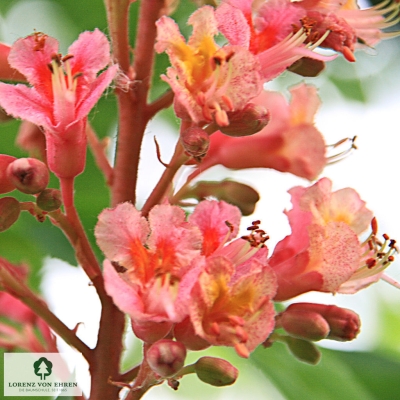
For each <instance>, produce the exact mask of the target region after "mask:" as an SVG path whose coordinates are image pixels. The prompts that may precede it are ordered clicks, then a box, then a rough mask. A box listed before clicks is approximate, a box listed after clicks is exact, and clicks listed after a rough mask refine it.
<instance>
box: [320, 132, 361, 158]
mask: <svg viewBox="0 0 400 400" xmlns="http://www.w3.org/2000/svg"><path fill="white" fill-rule="evenodd" d="M356 139H357V136H354V137H353V138H344V139H341V140H339V141H338V142H336V143H334V144H330V145H327V146H326V147H327V148H328V149H329V148H330V149H336V148H338V147H343V145H345V146H346V147H345V149H344V150H343V151H340V152H339V153H334V154H332V155H330V156H328V157H327V162H328V164H329V165H331V164H335V163H337V162H339V161H342V160H344V159H345V158H347V157H348V156H349V155H351V154H352V153H353V151H354V150H357V146H356V145H355V141H356Z"/></svg>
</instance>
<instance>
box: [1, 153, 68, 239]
mask: <svg viewBox="0 0 400 400" xmlns="http://www.w3.org/2000/svg"><path fill="white" fill-rule="evenodd" d="M49 179H50V174H49V170H48V167H47V165H46V164H45V163H44V162H42V161H40V160H38V159H36V158H18V159H17V158H15V157H12V156H8V155H5V154H1V155H0V193H1V194H3V193H8V192H11V191H13V190H18V191H20V192H22V193H25V194H30V195H34V196H35V197H36V204H37V206H38V207H39V208H40V209H41V210H42V211H45V212H51V211H55V210H58V209H59V208H60V206H61V202H62V201H61V193H60V191H59V190H58V189H51V188H47V185H48V184H49ZM20 211H21V204H20V202H19V201H18V200H17V199H15V198H14V197H10V196H7V197H3V198H1V199H0V231H1V232H2V231H5V230H6V229H8V228H10V227H11V225H13V224H14V223H15V222H16V221H17V220H18V217H19V214H20Z"/></svg>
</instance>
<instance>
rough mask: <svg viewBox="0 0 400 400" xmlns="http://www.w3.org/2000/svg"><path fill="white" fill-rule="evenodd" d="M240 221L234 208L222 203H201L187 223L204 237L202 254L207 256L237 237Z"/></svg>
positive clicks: (237, 210) (237, 211) (238, 211)
mask: <svg viewBox="0 0 400 400" xmlns="http://www.w3.org/2000/svg"><path fill="white" fill-rule="evenodd" d="M240 219H241V214H240V210H239V209H238V208H237V207H236V206H232V205H231V204H228V203H225V202H224V201H202V202H201V203H199V204H198V205H197V207H196V208H195V210H194V212H193V214H192V215H190V217H189V222H190V223H192V224H195V225H197V226H198V227H199V228H200V231H201V232H202V234H203V237H204V239H203V254H205V255H206V256H207V255H210V254H211V253H213V252H214V251H215V250H216V249H217V248H218V247H219V246H220V245H221V244H224V243H225V242H226V241H228V240H231V239H233V238H234V237H235V236H236V235H237V232H238V229H239V224H240Z"/></svg>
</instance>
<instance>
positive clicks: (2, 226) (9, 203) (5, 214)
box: [0, 197, 21, 232]
mask: <svg viewBox="0 0 400 400" xmlns="http://www.w3.org/2000/svg"><path fill="white" fill-rule="evenodd" d="M20 211H21V209H20V206H19V201H18V200H16V199H14V197H3V198H2V199H0V232H3V231H5V230H7V229H8V228H9V227H10V226H11V225H12V224H13V223H14V222H16V221H17V219H18V217H19V213H20Z"/></svg>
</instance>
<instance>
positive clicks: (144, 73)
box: [112, 0, 164, 206]
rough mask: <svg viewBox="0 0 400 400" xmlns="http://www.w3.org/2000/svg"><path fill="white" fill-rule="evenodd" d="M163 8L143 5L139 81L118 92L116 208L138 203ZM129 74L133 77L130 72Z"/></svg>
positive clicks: (153, 1)
mask: <svg viewBox="0 0 400 400" xmlns="http://www.w3.org/2000/svg"><path fill="white" fill-rule="evenodd" d="M163 6H164V0H143V1H142V2H141V6H140V13H139V18H138V30H137V36H136V37H137V39H136V44H135V60H134V65H133V70H134V72H135V80H134V82H132V84H131V86H130V88H129V91H128V92H127V91H122V90H117V96H118V105H119V111H120V116H119V132H118V144H117V152H116V163H115V168H114V183H113V187H112V205H113V206H115V205H116V204H118V203H121V202H124V201H131V202H132V203H135V201H136V183H137V173H138V165H139V155H140V149H141V144H142V139H143V135H144V131H145V128H146V125H147V123H148V120H149V119H148V117H147V116H146V110H147V104H146V101H147V96H148V91H149V87H150V81H151V77H152V70H153V62H154V50H153V48H154V42H155V39H156V33H157V31H156V26H155V22H156V20H157V19H158V17H159V14H160V10H161V9H162V8H163ZM114 46H115V45H114ZM124 72H125V71H124ZM126 72H127V75H128V76H129V69H128V70H127V71H126Z"/></svg>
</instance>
